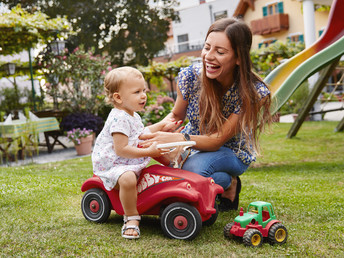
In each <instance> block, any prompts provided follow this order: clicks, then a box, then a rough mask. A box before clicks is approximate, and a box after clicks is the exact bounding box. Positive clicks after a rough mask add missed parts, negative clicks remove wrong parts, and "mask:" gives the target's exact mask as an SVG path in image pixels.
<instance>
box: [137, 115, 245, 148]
mask: <svg viewBox="0 0 344 258" xmlns="http://www.w3.org/2000/svg"><path fill="white" fill-rule="evenodd" d="M238 124H239V115H236V114H231V115H230V116H229V117H228V119H227V120H226V122H225V123H224V124H223V126H222V129H221V131H220V132H218V133H213V134H211V135H190V140H191V141H195V142H196V145H195V146H193V148H195V149H198V150H202V151H216V150H218V149H219V148H220V147H221V146H223V145H224V144H225V143H226V142H227V141H228V140H229V139H230V138H232V137H233V136H234V135H236V134H237V133H238ZM140 139H141V140H144V142H141V143H140V144H141V145H142V146H144V147H147V146H150V145H151V144H152V143H153V142H157V143H168V142H178V141H184V140H185V139H184V136H183V134H181V133H167V132H156V133H151V134H144V135H141V136H140Z"/></svg>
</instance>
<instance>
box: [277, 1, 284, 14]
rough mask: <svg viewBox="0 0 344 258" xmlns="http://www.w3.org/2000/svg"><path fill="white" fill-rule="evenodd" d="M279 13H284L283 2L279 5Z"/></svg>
mask: <svg viewBox="0 0 344 258" xmlns="http://www.w3.org/2000/svg"><path fill="white" fill-rule="evenodd" d="M277 7H278V13H283V2H278V3H277Z"/></svg>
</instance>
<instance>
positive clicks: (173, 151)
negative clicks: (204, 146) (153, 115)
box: [156, 141, 196, 168]
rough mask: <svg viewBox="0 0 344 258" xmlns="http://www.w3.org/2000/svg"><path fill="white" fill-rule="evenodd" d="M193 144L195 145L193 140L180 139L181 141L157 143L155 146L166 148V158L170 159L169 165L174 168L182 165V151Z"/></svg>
mask: <svg viewBox="0 0 344 258" xmlns="http://www.w3.org/2000/svg"><path fill="white" fill-rule="evenodd" d="M194 145H196V142H195V141H182V142H170V143H162V144H158V145H157V146H156V147H157V148H158V149H168V150H169V152H168V153H167V154H168V155H166V156H168V157H167V158H168V159H169V160H170V166H173V167H174V168H179V167H181V166H182V164H183V163H184V161H185V160H186V158H185V159H184V161H182V158H181V154H182V152H185V150H186V149H188V148H189V147H192V146H194ZM189 153H190V152H189ZM166 156H165V157H166ZM187 156H188V155H187ZM180 161H181V165H180V166H179V162H180Z"/></svg>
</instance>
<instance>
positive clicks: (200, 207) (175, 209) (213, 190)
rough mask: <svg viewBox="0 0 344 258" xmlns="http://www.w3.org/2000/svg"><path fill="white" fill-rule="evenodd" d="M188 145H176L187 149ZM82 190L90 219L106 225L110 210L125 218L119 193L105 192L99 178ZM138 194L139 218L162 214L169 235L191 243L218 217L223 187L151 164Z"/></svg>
mask: <svg viewBox="0 0 344 258" xmlns="http://www.w3.org/2000/svg"><path fill="white" fill-rule="evenodd" d="M186 143H188V142H185V141H184V142H180V144H179V145H178V142H177V143H175V144H177V146H180V145H184V146H185V144H186ZM175 144H174V145H175ZM193 144H194V142H192V145H193ZM158 147H159V146H158ZM163 148H171V151H173V150H174V147H173V146H172V145H171V144H169V145H167V144H165V145H163ZM81 190H82V191H83V192H85V194H84V196H83V198H82V201H81V210H82V213H83V215H84V217H85V218H86V219H87V220H89V221H92V222H98V223H103V222H105V221H106V220H107V219H108V217H109V216H110V213H111V210H114V211H115V212H116V213H117V214H119V215H124V211H123V207H122V204H121V202H120V199H119V191H118V190H116V189H113V190H111V191H108V190H106V189H105V188H104V185H103V182H102V180H101V179H100V178H99V177H97V176H93V177H92V178H89V179H87V180H86V181H85V182H84V183H83V185H82V187H81ZM137 191H138V193H137V194H138V195H137V210H138V212H139V214H140V215H159V216H160V222H161V223H160V224H161V227H162V230H163V232H164V234H165V235H166V236H168V237H170V238H176V239H184V240H191V239H194V238H195V237H196V236H197V235H198V233H199V232H200V230H201V228H202V224H205V225H212V224H214V223H215V221H216V219H217V215H218V210H217V204H216V202H215V198H216V195H218V194H221V193H222V192H223V188H222V187H221V186H219V185H217V184H215V182H214V180H213V179H212V178H205V177H203V176H200V175H198V174H196V173H192V172H189V171H186V170H182V169H178V168H171V167H166V166H162V165H152V166H150V167H147V168H145V169H144V170H143V171H142V173H141V175H140V177H139V179H138V184H137Z"/></svg>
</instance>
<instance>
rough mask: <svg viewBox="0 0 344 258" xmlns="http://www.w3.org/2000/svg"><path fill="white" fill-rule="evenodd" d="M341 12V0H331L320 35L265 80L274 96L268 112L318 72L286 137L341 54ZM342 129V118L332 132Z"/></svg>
mask: <svg viewBox="0 0 344 258" xmlns="http://www.w3.org/2000/svg"><path fill="white" fill-rule="evenodd" d="M343 13H344V1H342V0H334V1H333V3H332V7H331V11H330V14H329V22H328V25H327V27H326V29H325V30H324V32H323V34H322V36H321V37H320V38H319V39H318V40H317V41H316V42H315V43H314V44H313V45H312V46H310V47H309V48H307V49H305V50H303V51H302V52H300V53H299V54H297V55H295V56H294V57H292V58H290V59H289V60H287V61H286V62H284V63H283V64H281V65H279V66H278V67H277V68H276V69H274V70H273V71H272V72H271V73H270V74H269V75H268V76H267V77H266V78H265V80H264V81H265V82H266V83H267V84H268V85H270V87H271V92H272V99H273V107H272V110H271V112H272V113H273V114H274V113H276V112H277V111H278V110H279V109H280V107H281V106H282V105H283V104H284V103H285V102H286V101H287V100H288V99H289V98H290V96H291V95H292V94H293V92H294V91H295V90H296V89H297V88H298V87H299V86H300V85H301V84H302V83H303V82H304V81H305V80H306V79H308V78H309V77H310V76H311V75H313V74H314V73H316V72H318V71H321V72H320V74H319V79H318V80H317V83H316V84H315V85H314V86H313V89H312V92H311V93H310V95H309V97H308V99H307V101H306V102H305V104H304V106H303V108H302V110H301V112H300V113H299V115H298V118H297V120H296V121H295V122H294V124H293V126H292V128H291V129H290V131H289V133H288V137H289V138H291V137H293V136H295V135H296V133H297V131H298V130H299V128H300V127H301V125H302V123H303V121H304V120H305V118H306V116H307V115H308V113H309V111H310V110H311V108H312V106H313V105H314V103H315V101H316V99H317V97H318V96H319V94H320V93H321V90H322V89H323V87H324V86H325V84H326V82H327V81H328V78H329V76H330V75H331V73H332V71H333V70H334V69H335V67H336V64H337V63H338V61H339V59H340V57H341V56H342V55H343V54H344V19H343V17H342V15H343ZM343 129H344V118H343V119H342V121H340V123H339V124H338V126H337V128H336V129H335V131H342V130H343Z"/></svg>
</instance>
